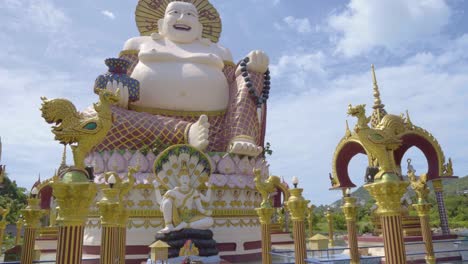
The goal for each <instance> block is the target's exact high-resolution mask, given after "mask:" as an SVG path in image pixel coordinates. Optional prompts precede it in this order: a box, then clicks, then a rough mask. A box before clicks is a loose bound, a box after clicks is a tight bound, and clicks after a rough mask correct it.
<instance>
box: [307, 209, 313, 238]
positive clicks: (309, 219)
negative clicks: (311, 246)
mask: <svg viewBox="0 0 468 264" xmlns="http://www.w3.org/2000/svg"><path fill="white" fill-rule="evenodd" d="M307 209H308V210H307V211H308V212H307V222H308V225H309V238H310V237H312V236H313V235H314V233H313V230H312V229H313V228H312V225H313V223H314V209H315V205H312V204H310V205H309V206H308V207H307Z"/></svg>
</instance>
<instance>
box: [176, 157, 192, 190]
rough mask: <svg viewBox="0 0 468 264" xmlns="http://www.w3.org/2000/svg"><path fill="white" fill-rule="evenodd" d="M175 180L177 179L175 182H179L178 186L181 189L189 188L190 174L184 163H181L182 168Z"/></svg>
mask: <svg viewBox="0 0 468 264" xmlns="http://www.w3.org/2000/svg"><path fill="white" fill-rule="evenodd" d="M177 178H178V179H177V180H178V182H179V186H180V187H181V188H182V189H186V188H189V187H190V172H189V170H188V168H187V163H186V162H182V167H181V168H180V171H179V174H178V175H177Z"/></svg>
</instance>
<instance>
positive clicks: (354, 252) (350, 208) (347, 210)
mask: <svg viewBox="0 0 468 264" xmlns="http://www.w3.org/2000/svg"><path fill="white" fill-rule="evenodd" d="M341 208H342V209H343V213H344V215H345V218H346V227H347V228H348V245H349V255H350V257H351V262H350V263H351V264H358V263H360V256H359V248H358V241H357V230H356V229H357V228H356V216H357V206H356V198H355V197H351V196H349V194H346V196H345V197H344V205H343V206H342V207H341Z"/></svg>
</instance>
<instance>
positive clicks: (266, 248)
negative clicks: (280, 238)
mask: <svg viewBox="0 0 468 264" xmlns="http://www.w3.org/2000/svg"><path fill="white" fill-rule="evenodd" d="M255 211H257V214H258V217H259V218H260V225H261V228H262V264H271V261H272V260H271V255H270V251H271V217H272V216H273V213H274V211H275V209H273V208H267V207H265V208H256V209H255Z"/></svg>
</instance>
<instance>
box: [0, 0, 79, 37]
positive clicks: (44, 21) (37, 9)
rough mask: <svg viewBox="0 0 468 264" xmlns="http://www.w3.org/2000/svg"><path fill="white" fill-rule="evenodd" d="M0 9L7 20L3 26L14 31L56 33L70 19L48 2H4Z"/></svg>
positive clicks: (46, 0) (38, 0) (23, 0)
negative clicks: (32, 30)
mask: <svg viewBox="0 0 468 264" xmlns="http://www.w3.org/2000/svg"><path fill="white" fill-rule="evenodd" d="M0 7H2V8H3V9H4V12H6V14H5V16H6V17H7V18H8V19H7V20H6V21H5V23H6V24H5V25H6V27H8V28H13V29H15V30H20V31H24V30H31V29H34V30H35V31H37V32H45V33H58V32H62V31H63V29H64V28H65V27H66V26H67V25H68V24H69V23H70V22H71V20H70V18H69V17H67V16H66V14H65V13H64V12H63V11H62V10H61V9H60V8H58V7H57V6H55V5H54V3H53V2H51V1H49V0H19V1H10V0H8V1H5V2H3V1H2V3H0Z"/></svg>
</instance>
